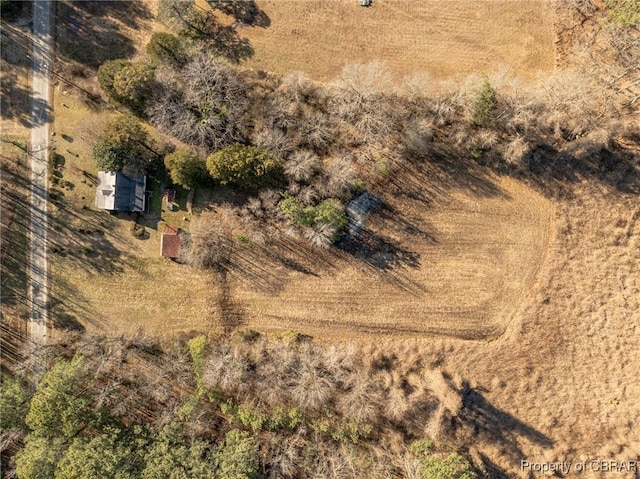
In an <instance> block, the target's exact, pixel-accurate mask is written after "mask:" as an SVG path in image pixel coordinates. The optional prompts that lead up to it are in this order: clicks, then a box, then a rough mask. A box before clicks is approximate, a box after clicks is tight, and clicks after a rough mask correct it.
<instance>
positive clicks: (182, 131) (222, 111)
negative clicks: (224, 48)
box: [147, 53, 247, 152]
mask: <svg viewBox="0 0 640 479" xmlns="http://www.w3.org/2000/svg"><path fill="white" fill-rule="evenodd" d="M157 81H158V83H159V84H158V85H157V87H156V88H155V89H154V93H153V95H152V97H151V99H150V100H149V102H148V106H147V114H148V115H149V118H150V119H151V122H152V123H153V124H155V125H156V126H158V127H159V128H160V129H162V130H163V131H164V132H166V133H168V134H170V135H172V136H175V137H176V138H177V139H179V140H181V141H183V142H185V143H188V144H190V145H194V146H197V147H200V148H201V150H203V151H205V152H208V151H207V150H211V149H218V148H221V147H223V146H225V145H227V144H229V143H231V142H234V141H241V140H242V139H243V138H244V133H243V126H242V124H243V121H242V117H243V115H244V114H245V113H246V108H247V94H246V87H245V86H244V84H243V83H242V81H241V80H240V79H239V77H238V76H237V74H236V73H235V72H234V71H232V70H231V69H230V68H229V67H227V66H226V65H225V64H223V63H222V62H219V61H217V60H215V59H214V58H212V57H211V56H209V55H207V54H204V53H201V54H198V55H196V56H195V57H193V58H191V59H190V61H189V62H188V63H187V64H186V65H185V67H184V68H183V69H182V70H181V71H180V72H173V71H171V70H168V69H166V68H165V69H163V71H161V72H160V73H159V75H158V77H157Z"/></svg>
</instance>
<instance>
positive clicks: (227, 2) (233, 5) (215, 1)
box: [207, 0, 271, 28]
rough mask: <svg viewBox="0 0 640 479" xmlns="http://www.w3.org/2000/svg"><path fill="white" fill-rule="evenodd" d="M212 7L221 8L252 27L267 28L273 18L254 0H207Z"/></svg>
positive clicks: (239, 21) (237, 20)
mask: <svg viewBox="0 0 640 479" xmlns="http://www.w3.org/2000/svg"><path fill="white" fill-rule="evenodd" d="M207 2H208V3H209V5H211V8H213V9H215V10H219V11H221V12H223V13H225V14H227V15H229V16H231V17H233V18H234V19H235V20H236V22H238V23H241V24H243V25H247V26H250V27H261V28H267V27H269V26H270V25H271V19H270V18H269V16H268V15H267V14H266V13H265V12H264V11H263V10H260V8H259V7H258V5H256V2H254V1H253V0H207Z"/></svg>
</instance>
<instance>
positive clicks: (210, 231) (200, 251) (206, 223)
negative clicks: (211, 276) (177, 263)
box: [187, 215, 233, 270]
mask: <svg viewBox="0 0 640 479" xmlns="http://www.w3.org/2000/svg"><path fill="white" fill-rule="evenodd" d="M189 243H190V244H189V246H188V252H187V261H188V262H189V264H191V265H192V266H195V267H197V268H203V269H209V268H212V269H217V270H225V269H226V268H228V267H229V264H230V260H231V253H232V248H233V242H232V241H231V239H230V238H229V235H228V234H227V233H226V232H225V231H224V230H223V229H222V228H221V226H220V223H219V221H217V220H216V219H215V218H214V217H213V216H212V215H202V216H200V217H199V218H198V219H197V220H196V221H194V222H193V223H192V225H191V234H190V241H189Z"/></svg>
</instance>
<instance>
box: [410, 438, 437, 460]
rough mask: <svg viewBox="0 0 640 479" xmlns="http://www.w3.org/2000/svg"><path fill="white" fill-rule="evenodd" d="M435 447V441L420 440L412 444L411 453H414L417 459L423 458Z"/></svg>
mask: <svg viewBox="0 0 640 479" xmlns="http://www.w3.org/2000/svg"><path fill="white" fill-rule="evenodd" d="M434 446H435V444H434V443H433V441H429V440H425V439H419V440H417V441H413V443H411V452H413V454H415V455H416V456H417V457H423V456H426V455H427V454H429V453H430V452H431V451H432V450H433V447H434Z"/></svg>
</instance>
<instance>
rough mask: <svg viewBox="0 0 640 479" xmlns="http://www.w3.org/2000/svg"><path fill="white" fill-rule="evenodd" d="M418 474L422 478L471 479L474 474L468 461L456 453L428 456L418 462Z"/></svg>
mask: <svg viewBox="0 0 640 479" xmlns="http://www.w3.org/2000/svg"><path fill="white" fill-rule="evenodd" d="M420 476H421V477H423V478H424V479H473V478H475V474H474V473H473V471H472V470H471V467H470V466H469V463H468V462H467V461H465V460H464V459H463V458H462V457H460V456H459V455H458V454H450V455H449V456H447V457H444V458H443V457H441V456H436V455H433V456H429V457H427V458H426V459H424V460H423V461H422V462H421V464H420Z"/></svg>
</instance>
